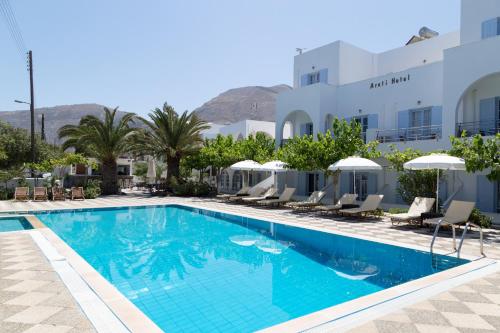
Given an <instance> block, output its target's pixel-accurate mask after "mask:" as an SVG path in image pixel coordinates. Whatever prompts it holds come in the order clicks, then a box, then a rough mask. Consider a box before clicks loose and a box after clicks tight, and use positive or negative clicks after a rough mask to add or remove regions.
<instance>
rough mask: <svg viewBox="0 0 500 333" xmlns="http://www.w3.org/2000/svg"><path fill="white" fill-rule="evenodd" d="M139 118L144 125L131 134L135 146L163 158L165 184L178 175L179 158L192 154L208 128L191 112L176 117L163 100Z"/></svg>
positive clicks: (177, 177) (198, 147)
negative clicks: (202, 133)
mask: <svg viewBox="0 0 500 333" xmlns="http://www.w3.org/2000/svg"><path fill="white" fill-rule="evenodd" d="M149 118H150V119H151V120H146V119H142V118H141V120H142V121H143V122H144V124H145V125H146V127H147V130H143V131H141V132H140V133H139V135H136V137H135V149H136V150H137V151H140V152H141V153H143V154H147V155H152V156H155V157H158V158H161V159H163V160H164V161H165V162H166V163H167V183H168V184H170V185H171V184H172V181H174V182H177V181H178V180H179V177H180V163H181V160H182V158H185V157H187V156H190V155H193V154H196V153H197V152H198V151H199V150H200V148H201V145H202V144H203V139H202V136H201V132H202V131H204V130H207V129H209V128H210V126H209V125H208V123H207V122H205V121H203V120H201V119H200V118H198V116H197V115H196V114H195V113H190V114H188V112H187V111H185V112H184V113H183V114H181V115H180V116H179V114H177V112H175V110H174V108H173V107H172V106H170V105H168V104H167V103H165V104H164V105H163V109H159V108H156V109H155V110H154V111H153V112H152V113H150V114H149Z"/></svg>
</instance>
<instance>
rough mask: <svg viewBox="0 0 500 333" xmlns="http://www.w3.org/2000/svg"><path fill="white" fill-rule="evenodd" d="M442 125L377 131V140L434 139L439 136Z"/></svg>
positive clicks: (384, 141) (382, 141)
mask: <svg viewBox="0 0 500 333" xmlns="http://www.w3.org/2000/svg"><path fill="white" fill-rule="evenodd" d="M441 133H442V126H441V125H431V126H420V127H408V128H398V129H391V130H380V131H377V141H378V142H380V143H386V142H402V141H403V142H404V141H420V140H435V139H439V138H441Z"/></svg>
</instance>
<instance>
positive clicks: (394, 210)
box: [389, 207, 408, 214]
mask: <svg viewBox="0 0 500 333" xmlns="http://www.w3.org/2000/svg"><path fill="white" fill-rule="evenodd" d="M403 213H408V208H401V207H392V208H389V214H403Z"/></svg>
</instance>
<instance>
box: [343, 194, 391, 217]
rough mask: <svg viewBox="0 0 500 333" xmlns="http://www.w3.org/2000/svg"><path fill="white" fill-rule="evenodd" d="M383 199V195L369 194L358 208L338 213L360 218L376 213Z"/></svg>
mask: <svg viewBox="0 0 500 333" xmlns="http://www.w3.org/2000/svg"><path fill="white" fill-rule="evenodd" d="M383 198H384V195H383V194H370V195H368V196H367V197H366V200H365V201H363V203H362V204H361V206H360V207H359V208H349V209H340V210H339V213H340V214H343V215H354V216H361V215H363V214H365V215H366V214H368V213H371V212H374V211H376V210H377V209H378V208H379V206H380V203H381V202H382V199H383Z"/></svg>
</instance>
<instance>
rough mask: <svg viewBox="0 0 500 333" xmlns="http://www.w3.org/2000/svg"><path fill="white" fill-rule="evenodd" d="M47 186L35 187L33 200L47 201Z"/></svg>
mask: <svg viewBox="0 0 500 333" xmlns="http://www.w3.org/2000/svg"><path fill="white" fill-rule="evenodd" d="M47 199H48V195H47V188H46V187H35V188H34V189H33V201H47Z"/></svg>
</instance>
